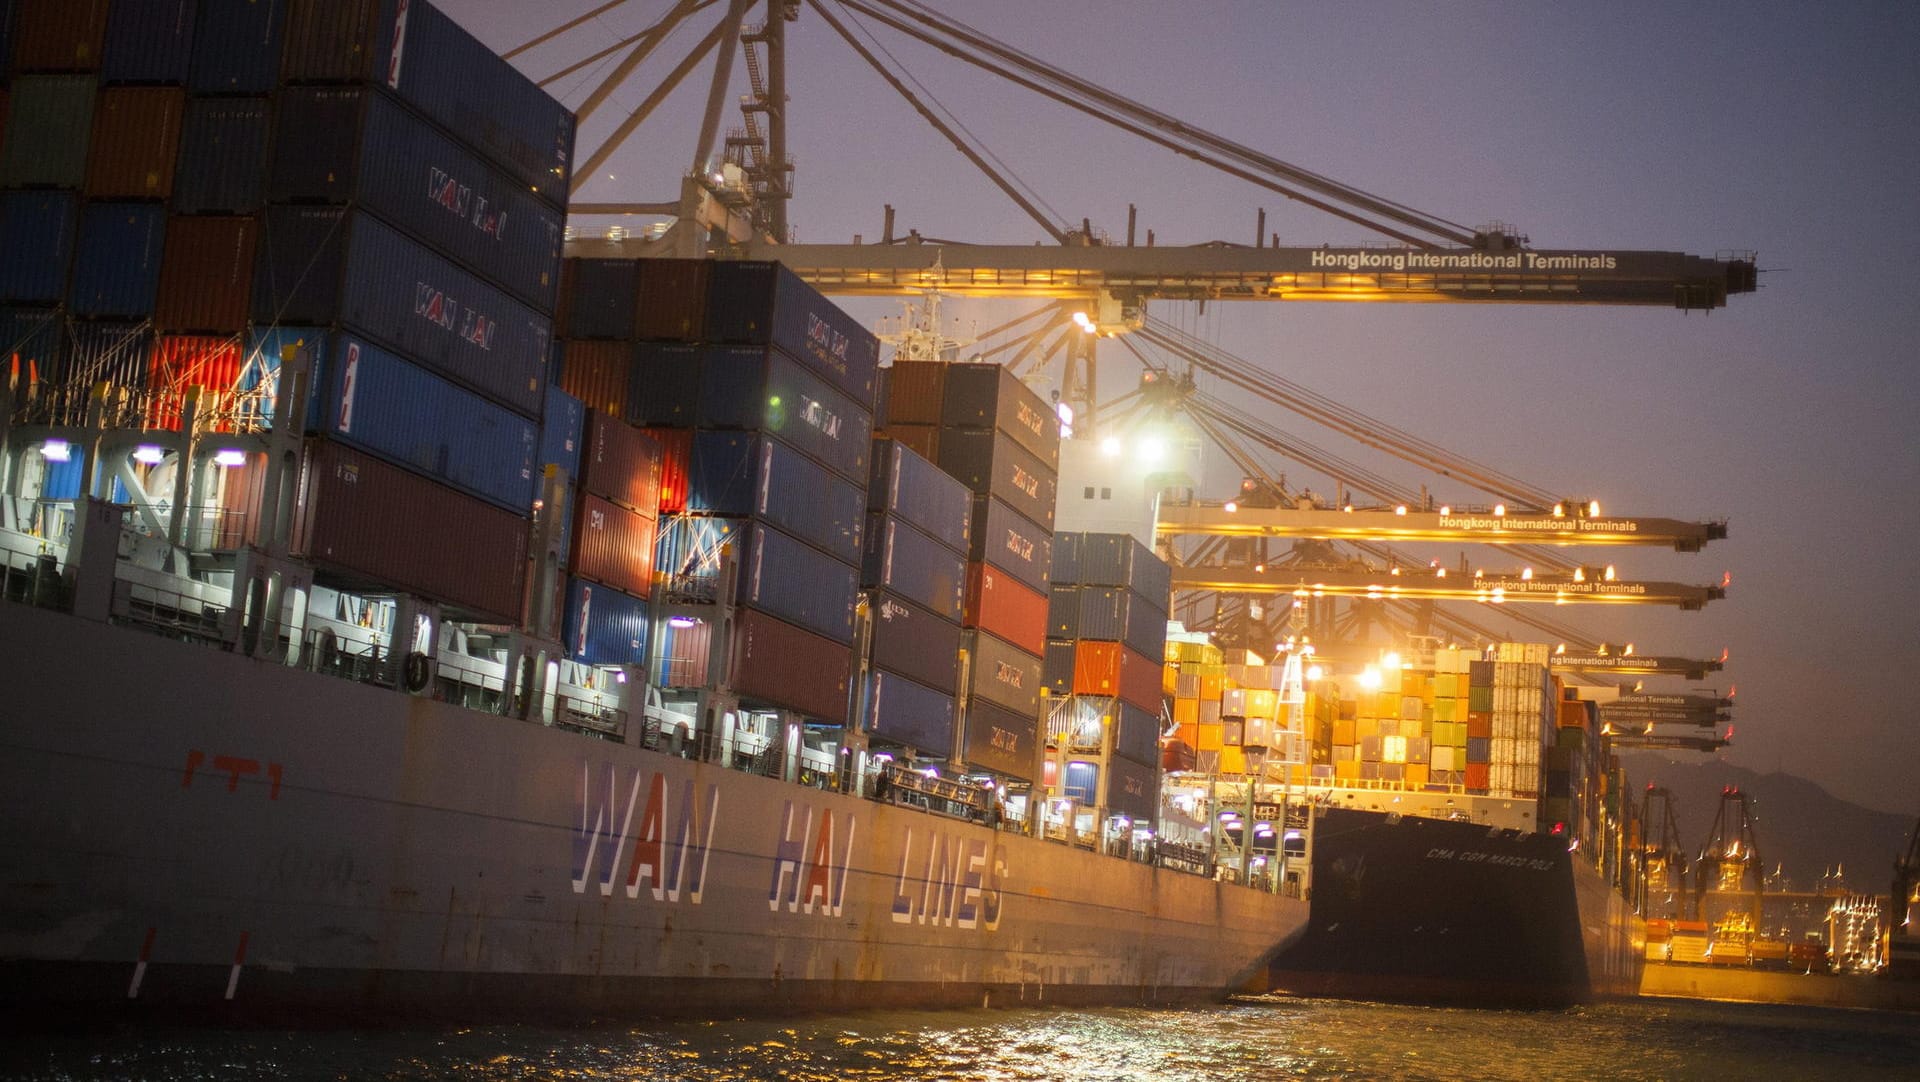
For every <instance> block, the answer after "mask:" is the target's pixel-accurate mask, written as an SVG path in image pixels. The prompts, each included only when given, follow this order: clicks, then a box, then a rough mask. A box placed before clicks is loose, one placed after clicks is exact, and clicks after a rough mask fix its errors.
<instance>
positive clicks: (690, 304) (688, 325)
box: [633, 259, 713, 342]
mask: <svg viewBox="0 0 1920 1082" xmlns="http://www.w3.org/2000/svg"><path fill="white" fill-rule="evenodd" d="M712 266H713V261H712V260H708V259H642V260H641V261H640V262H639V264H638V265H637V266H636V267H635V270H634V289H633V295H634V311H633V336H634V337H635V338H637V339H640V340H641V341H654V342H698V341H701V340H702V339H704V338H705V337H706V331H707V277H708V273H709V271H710V269H711V268H712Z"/></svg>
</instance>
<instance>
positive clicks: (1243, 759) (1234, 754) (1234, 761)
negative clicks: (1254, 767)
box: [1220, 745, 1247, 774]
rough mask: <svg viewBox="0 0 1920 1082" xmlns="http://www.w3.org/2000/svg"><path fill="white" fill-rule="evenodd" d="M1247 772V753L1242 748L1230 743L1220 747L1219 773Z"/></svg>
mask: <svg viewBox="0 0 1920 1082" xmlns="http://www.w3.org/2000/svg"><path fill="white" fill-rule="evenodd" d="M1246 772H1247V753H1246V750H1245V749H1243V748H1236V747H1233V746H1232V745H1227V746H1224V747H1222V748H1221V749H1220V773H1222V774H1245V773H1246Z"/></svg>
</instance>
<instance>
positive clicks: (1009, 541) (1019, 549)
mask: <svg viewBox="0 0 1920 1082" xmlns="http://www.w3.org/2000/svg"><path fill="white" fill-rule="evenodd" d="M967 558H968V559H970V560H983V561H985V562H987V563H990V564H992V565H993V566H995V567H997V568H999V569H1000V570H1002V571H1005V572H1006V573H1007V574H1009V575H1012V576H1013V577H1014V578H1016V579H1019V580H1020V581H1021V582H1024V583H1026V584H1027V585H1028V586H1031V587H1033V588H1034V589H1036V590H1043V591H1044V590H1045V589H1046V588H1047V583H1048V582H1049V581H1051V579H1052V574H1053V533H1052V531H1050V530H1047V529H1045V528H1044V527H1041V526H1036V525H1035V524H1034V523H1033V522H1031V521H1030V520H1028V519H1027V517H1026V516H1024V515H1022V514H1020V513H1019V512H1017V511H1015V510H1014V509H1013V508H1011V507H1009V506H1007V505H1006V504H1005V503H1003V502H1002V501H1000V500H998V499H995V498H994V497H992V496H975V497H974V498H973V543H972V545H971V546H970V548H969V550H968V552H967Z"/></svg>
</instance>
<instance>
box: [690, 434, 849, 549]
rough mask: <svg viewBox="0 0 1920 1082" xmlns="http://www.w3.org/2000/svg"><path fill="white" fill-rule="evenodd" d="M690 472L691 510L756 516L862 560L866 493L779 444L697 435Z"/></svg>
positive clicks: (768, 440)
mask: <svg viewBox="0 0 1920 1082" xmlns="http://www.w3.org/2000/svg"><path fill="white" fill-rule="evenodd" d="M689 472H690V473H691V477H690V479H689V483H688V486H687V510H689V511H694V512H707V513H712V514H720V515H747V516H752V517H754V518H758V519H761V520H763V521H766V522H769V523H772V524H773V525H775V526H778V527H779V528H780V529H782V530H785V531H786V532H788V533H790V534H792V535H794V536H795V537H798V538H799V539H800V540H802V541H805V542H807V543H808V544H811V545H813V546H815V547H816V548H820V549H824V550H825V551H827V552H829V553H831V554H832V555H833V556H835V557H836V558H838V559H840V560H842V561H844V562H846V563H848V564H854V563H858V562H859V560H860V551H861V550H860V537H861V532H862V531H863V530H864V529H865V527H866V498H865V494H864V493H862V492H861V491H860V488H859V486H857V485H855V484H854V483H853V482H851V481H848V480H846V479H845V478H842V477H836V476H835V475H833V474H832V473H830V472H828V471H827V470H826V469H824V468H822V467H820V466H818V465H816V464H815V463H813V462H812V461H811V460H809V459H808V458H807V457H806V456H805V455H802V454H801V453H800V452H798V451H795V450H794V449H793V448H791V447H788V446H787V445H785V444H783V443H781V442H780V441H779V440H776V439H774V438H772V437H770V436H764V435H755V434H754V433H750V432H700V433H696V434H695V435H694V437H693V463H692V468H691V470H690V471H689Z"/></svg>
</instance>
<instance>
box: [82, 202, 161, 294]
mask: <svg viewBox="0 0 1920 1082" xmlns="http://www.w3.org/2000/svg"><path fill="white" fill-rule="evenodd" d="M166 236H167V209H166V208H165V207H163V206H160V205H159V204H156V203H89V204H88V205H87V206H86V208H85V209H84V210H82V211H81V213H80V235H79V239H78V240H77V241H76V243H75V244H74V256H73V279H72V283H71V285H70V286H69V287H68V291H67V304H68V306H69V307H70V308H71V309H72V311H73V312H74V313H75V314H76V315H83V316H123V317H132V316H144V315H147V314H148V313H150V312H152V311H153V298H154V293H155V291H156V290H157V289H158V288H159V285H160V259H161V254H162V253H163V252H164V251H165V250H166V248H165V242H166Z"/></svg>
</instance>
